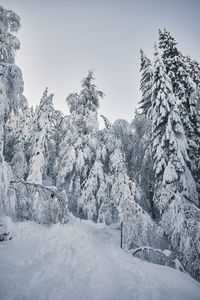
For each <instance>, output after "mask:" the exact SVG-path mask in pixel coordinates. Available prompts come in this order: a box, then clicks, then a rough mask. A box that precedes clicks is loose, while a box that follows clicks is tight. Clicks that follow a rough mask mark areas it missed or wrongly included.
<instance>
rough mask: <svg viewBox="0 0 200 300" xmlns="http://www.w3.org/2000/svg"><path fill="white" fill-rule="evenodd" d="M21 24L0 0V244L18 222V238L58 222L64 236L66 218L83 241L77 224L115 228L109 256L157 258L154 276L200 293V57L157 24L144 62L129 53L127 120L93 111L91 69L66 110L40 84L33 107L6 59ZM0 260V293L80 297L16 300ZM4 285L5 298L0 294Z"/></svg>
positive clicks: (11, 59)
mask: <svg viewBox="0 0 200 300" xmlns="http://www.w3.org/2000/svg"><path fill="white" fill-rule="evenodd" d="M19 29H20V17H19V16H18V15H17V14H16V13H15V12H13V11H12V10H7V9H4V8H3V7H0V241H1V242H0V247H6V248H5V249H6V250H5V251H7V253H8V255H9V253H10V252H9V250H8V249H9V247H11V246H9V245H12V243H16V240H17V238H19V237H18V235H19V233H17V230H16V228H19V226H22V227H20V228H21V229H20V230H21V235H23V234H25V235H26V234H27V237H28V236H29V235H30V234H31V228H32V227H31V226H33V230H35V229H34V228H43V229H41V230H43V231H42V232H44V236H45V235H46V234H48V233H47V232H50V231H51V230H52V228H56V229H55V230H57V231H56V235H57V236H59V234H63V235H65V234H69V232H68V228H69V231H70V230H72V229H70V228H71V227H70V226H72V224H73V222H74V223H75V224H79V225H74V226H77V227H76V231H75V232H74V233H72V234H71V235H72V236H73V235H76V234H77V235H78V238H77V239H79V241H78V242H79V243H81V240H82V238H83V239H84V234H85V232H84V234H81V233H77V231H78V230H79V229H78V228H79V227H80V228H84V226H89V225H88V224H93V225H90V226H93V227H92V228H93V229H91V230H97V229H98V228H100V229H99V230H104V231H105V232H107V234H108V232H109V231H112V232H114V233H113V234H116V235H117V242H116V244H115V248H116V251H121V252H119V253H120V255H121V256H123V255H126V257H128V258H127V259H130V261H131V263H132V261H133V264H132V265H133V267H132V268H133V269H134V262H136V263H135V264H136V265H137V264H139V261H142V262H144V261H145V262H146V263H145V266H146V264H147V262H150V263H151V264H149V265H150V266H151V265H152V263H153V264H157V265H164V266H162V270H163V271H162V272H165V269H166V270H168V269H169V268H166V267H165V266H168V267H170V270H171V269H173V268H174V269H176V270H177V271H173V272H175V273H173V274H175V275H176V276H179V273H180V274H181V272H182V273H183V274H184V275H181V276H184V280H185V281H186V282H187V281H188V280H192V279H191V277H192V278H193V279H195V280H196V281H194V280H193V281H192V284H193V285H195V286H196V289H198V292H199V283H198V282H197V281H200V64H199V63H198V62H197V61H196V60H194V59H193V58H192V57H190V56H187V53H182V52H181V51H180V50H179V45H178V42H177V41H176V39H175V37H174V36H173V33H171V32H169V31H168V30H167V29H165V28H164V29H159V31H158V40H157V44H155V45H154V48H153V49H154V59H153V61H151V60H150V59H149V58H148V57H147V56H146V54H145V49H144V51H143V50H142V49H141V50H140V57H139V55H138V61H139V59H140V79H141V80H140V89H141V93H142V98H141V99H140V100H139V103H138V108H137V110H136V111H135V113H134V112H133V115H134V117H133V120H132V121H131V122H130V123H129V122H128V121H126V120H124V119H118V120H116V121H115V122H114V123H113V124H112V123H111V122H110V121H109V119H108V118H107V117H106V115H101V116H99V112H98V110H99V106H100V105H101V101H103V100H102V99H103V98H104V97H105V96H104V92H103V91H101V90H99V88H100V87H98V88H97V86H98V80H97V82H96V81H95V78H97V79H98V72H95V74H94V73H93V72H92V71H89V72H88V73H86V74H85V78H83V80H82V82H81V90H80V91H77V93H72V94H70V95H68V96H67V98H66V103H67V106H68V109H69V114H67V115H65V114H63V113H62V112H61V111H58V110H56V109H55V108H54V106H53V97H54V95H53V94H50V93H49V91H48V88H46V89H45V90H44V92H43V95H41V99H40V101H38V105H37V106H36V108H33V107H30V106H29V104H28V99H26V98H25V96H24V95H23V92H24V82H23V75H22V72H21V70H20V68H19V67H18V66H17V65H16V64H15V55H16V52H17V51H18V50H19V49H20V42H19V40H18V38H17V32H18V31H19ZM149 47H152V45H149ZM25 84H26V83H25ZM130 109H131V108H130ZM99 117H100V118H102V120H103V122H104V127H103V128H102V129H100V128H99V123H98V122H99V121H98V120H99ZM76 222H79V223H76ZM25 224H29V225H27V226H30V228H29V231H30V232H28V233H27V230H28V229H26V228H28V227H25ZM54 224H55V225H54ZM34 226H36V227H34ZM37 226H40V227H37ZM81 226H82V227H81ZM95 226H96V227H95ZM95 228H96V229H95ZM102 228H103V229H102ZM45 230H46V231H45ZM80 230H83V229H80ZM88 230H89V229H88ZM24 232H25V233H24ZM65 232H66V233H65ZM67 232H68V233H67ZM70 232H71V231H70ZM99 232H101V231H99ZM17 234H18V235H17ZM97 234H98V233H97ZM102 234H103V233H102ZM99 235H100V233H99ZM57 238H58V237H57ZM71 238H72V237H71ZM44 239H45V237H44ZM62 239H63V238H62ZM66 239H67V238H66ZM74 239H75V237H74ZM99 239H100V237H99ZM108 240H109V237H108ZM22 242H23V239H22ZM89 242H90V240H89ZM89 242H88V243H89ZM4 245H5V246H4ZM56 245H57V246H56V247H60V244H59V243H57V244H56ZM80 245H82V246H80V248H81V247H85V246H84V244H80ZM113 247H114V246H113ZM118 248H119V249H118ZM121 248H122V249H121ZM3 249H4V248H0V256H1V255H3V254H1V251H2V253H4V252H3ZM79 250H80V249H79ZM49 251H50V250H49ZM63 251H64V250H63ZM81 251H82V250H81ZM113 251H114V250H113ZM116 253H118V252H116ZM4 255H6V254H5V253H4ZM60 255H61V256H62V252H61V251H60ZM91 255H95V254H94V253H91ZM116 255H117V254H116ZM120 255H119V256H120ZM129 257H130V258H129ZM13 259H15V258H14V257H13ZM119 259H120V258H119ZM124 259H125V258H124ZM69 265H70V263H69ZM0 266H1V269H0V273H1V275H0V281H1V282H3V284H1V287H0V295H1V296H2V299H89V296H87V297H86V296H85V294H83V295H82V297H81V298H79V297H80V296H79V297H78V296H77V295H76V296H71V298H70V297H68V298H67V297H66V298H64V296H63V298H62V292H61V294H60V296H59V297H57V298H56V296H55V294H51V297H50V295H49V296H47V294H43V296H41V297H40V296H38V295H39V294H38V295H37V296H36V294H34V295H35V296H33V298H31V297H28V296H27V295H28V294H25V295H26V296H24V298H22V296H21V294H15V292H16V290H17V286H16V285H17V283H16V285H13V286H12V288H11V286H9V284H8V282H9V280H10V279H9V277H8V278H7V279H6V280H4V279H3V278H4V276H6V274H5V273H3V272H2V270H3V269H2V265H1V264H0ZM147 266H148V265H147ZM77 268H79V266H77ZM138 268H139V267H138ZM88 272H89V271H88ZM166 272H167V271H166ZM54 275H55V274H54ZM175 275H174V276H175ZM55 276H56V275H55ZM158 276H159V275H158ZM155 278H156V276H155ZM181 278H182V277H181ZM52 280H53V279H52ZM85 280H87V279H85ZM6 285H7V287H8V289H11V290H12V293H13V295H14V296H13V298H12V296H11V294H6V296H7V297H6V296H5V293H6V292H5V290H6ZM116 285H117V283H116ZM183 285H184V284H183ZM41 286H42V283H41ZM116 288H117V287H116ZM181 288H182V287H181ZM181 288H180V289H181ZM1 289H2V290H1ZM40 289H41V290H42V287H40ZM59 289H60V290H62V287H61V286H60V287H59ZM193 289H194V286H193ZM7 293H8V291H7ZM18 293H19V291H18ZM46 293H47V291H46ZM59 293H60V292H59ZM16 295H18V296H16ZM44 295H46V296H44ZM143 296H144V295H143ZM157 296H158V295H157ZM3 297H4V298H3ZM20 297H21V298H20ZM26 297H27V298H26ZM84 297H85V298H84ZM112 297H113V298H112ZM175 297H176V296H175ZM91 299H92V298H91ZM93 299H118V298H117V297H114V296H112V295H111V294H110V296H108V295H107V298H106V296H105V295H104V297H103V296H101V297H100V296H99V298H95V297H94V298H93ZM119 299H122V298H120V296H119ZM123 299H125V300H126V299H147V298H145V297H143V298H142V297H140V296H139V294H138V296H135V298H134V297H133V298H131V297H129V296H128V294H127V296H124V298H123ZM148 299H157V298H156V296H154V297H152V298H148ZM158 299H169V298H159V297H158ZM171 299H177V298H171ZM182 299H189V296H188V298H187V297H186V298H182ZM190 299H193V298H190ZM194 299H197V298H194Z"/></svg>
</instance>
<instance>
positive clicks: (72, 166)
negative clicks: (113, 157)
mask: <svg viewBox="0 0 200 300" xmlns="http://www.w3.org/2000/svg"><path fill="white" fill-rule="evenodd" d="M93 80H94V78H93V74H92V72H89V73H88V76H87V77H86V78H84V79H83V81H82V89H81V91H80V94H79V95H78V94H71V95H69V96H68V98H67V104H68V106H69V110H70V116H69V118H68V125H67V132H66V135H65V139H64V140H63V142H62V143H61V145H60V160H59V167H58V170H59V171H58V175H57V186H60V187H62V188H63V189H65V190H66V191H67V193H68V195H69V206H70V209H71V210H72V211H73V212H76V211H77V210H78V211H79V214H80V215H82V216H84V217H86V216H87V215H88V212H87V209H85V208H86V207H87V205H89V206H90V207H91V205H92V206H94V207H95V203H94V202H95V201H96V198H95V197H94V194H96V193H97V190H98V187H99V184H98V182H99V180H98V179H94V176H97V177H98V176H100V178H101V175H97V174H96V175H94V173H95V172H96V171H98V170H100V169H99V168H97V162H96V149H97V137H96V133H97V130H98V120H97V111H98V107H99V100H100V98H102V97H103V93H102V92H100V91H98V90H97V89H96V86H95V85H94V84H93ZM95 162H96V164H95V165H94V163H95ZM95 166H96V167H95ZM99 166H100V165H99ZM100 172H101V171H100ZM91 177H92V178H93V179H94V180H93V189H92V190H91V191H89V190H88V189H90V186H89V185H88V184H87V181H88V180H89V178H90V179H91ZM95 180H96V185H95V187H94V181H95ZM91 193H92V194H91ZM83 194H84V195H85V196H83ZM91 199H93V200H91ZM91 201H92V204H91ZM88 203H90V204H88ZM89 206H88V207H89ZM93 211H95V209H94V210H93ZM90 218H92V219H95V218H96V213H95V214H94V216H93V217H92V214H91V213H90Z"/></svg>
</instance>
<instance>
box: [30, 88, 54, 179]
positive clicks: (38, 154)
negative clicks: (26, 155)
mask: <svg viewBox="0 0 200 300" xmlns="http://www.w3.org/2000/svg"><path fill="white" fill-rule="evenodd" d="M52 100H53V94H51V95H49V96H48V89H46V90H45V91H44V93H43V96H42V98H41V100H40V104H39V106H38V107H37V108H36V111H35V117H34V122H33V125H32V128H31V134H30V139H31V151H30V152H31V154H30V155H31V157H30V160H29V174H28V177H27V181H32V182H34V183H39V184H42V179H43V176H44V175H45V174H46V168H47V162H48V149H47V145H48V138H49V131H50V127H51V116H52V113H53V106H52Z"/></svg>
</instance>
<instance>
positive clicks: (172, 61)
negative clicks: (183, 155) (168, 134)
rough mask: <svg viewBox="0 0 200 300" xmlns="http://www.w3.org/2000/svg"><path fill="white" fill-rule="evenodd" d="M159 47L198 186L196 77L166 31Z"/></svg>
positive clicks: (198, 137) (199, 138)
mask: <svg viewBox="0 0 200 300" xmlns="http://www.w3.org/2000/svg"><path fill="white" fill-rule="evenodd" d="M159 47H160V48H161V49H162V59H163V62H164V65H165V68H166V72H167V74H168V76H169V77H170V79H171V82H172V87H173V92H174V95H175V97H176V101H177V102H178V104H179V112H180V117H181V121H182V124H183V128H184V131H185V134H186V138H187V143H188V155H189V157H190V165H189V168H190V170H191V172H192V174H193V176H194V177H195V181H196V184H198V181H199V180H200V178H199V176H198V175H197V172H196V167H195V166H196V165H197V164H198V163H199V160H200V159H199V143H200V134H199V132H198V130H197V122H198V111H197V103H195V101H194V100H195V98H194V95H193V94H194V92H195V89H196V85H195V83H194V81H193V79H195V75H194V72H193V71H191V65H189V64H188V62H187V59H186V57H185V56H184V55H183V54H182V53H181V52H180V50H179V49H178V48H177V42H176V40H175V39H174V38H173V37H172V35H171V34H170V32H168V31H167V30H166V29H164V30H159ZM191 72H192V73H191ZM192 74H193V75H192ZM191 75H192V76H191ZM195 80H196V79H195Z"/></svg>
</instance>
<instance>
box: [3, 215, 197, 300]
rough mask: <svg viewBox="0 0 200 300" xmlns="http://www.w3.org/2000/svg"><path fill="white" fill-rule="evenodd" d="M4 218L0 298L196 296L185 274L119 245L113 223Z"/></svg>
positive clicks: (58, 299)
mask: <svg viewBox="0 0 200 300" xmlns="http://www.w3.org/2000/svg"><path fill="white" fill-rule="evenodd" d="M4 223H5V224H6V227H7V231H12V236H13V239H12V240H10V241H6V242H1V243H0V253H1V254H0V299H1V300H12V299H13V300H16V299H17V300H22V299H23V300H24V299H28V300H35V299H37V300H48V299H49V300H50V299H52V300H61V299H63V300H64V299H68V300H80V299H81V300H84V299H87V300H90V299H91V300H98V299H99V300H100V299H101V300H106V299H109V300H112V299H113V300H118V299H120V300H121V299H124V300H128V299H137V300H146V299H148V300H149V299H159V300H160V299H162V300H165V299H166V300H167V299H170V300H173V299H174V300H178V299H181V300H184V299H185V300H188V299H190V300H192V299H196V300H197V299H199V295H200V285H199V283H198V282H197V281H195V280H193V279H192V278H191V277H189V276H188V275H186V274H183V273H181V272H178V271H176V270H174V269H171V268H169V267H165V266H158V265H154V264H151V263H147V262H143V261H141V260H140V259H138V258H134V257H132V256H131V255H130V254H129V253H127V252H125V251H124V250H122V249H120V247H119V240H120V233H119V231H118V230H117V228H116V226H114V225H112V226H106V225H103V224H94V223H93V222H92V221H83V220H82V221H80V220H78V219H75V218H72V219H71V221H70V223H69V224H67V225H58V224H57V225H52V226H51V227H47V226H44V225H40V224H37V223H35V222H31V221H27V222H19V223H16V224H14V223H13V222H12V221H11V220H10V219H9V218H8V217H7V218H4Z"/></svg>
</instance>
